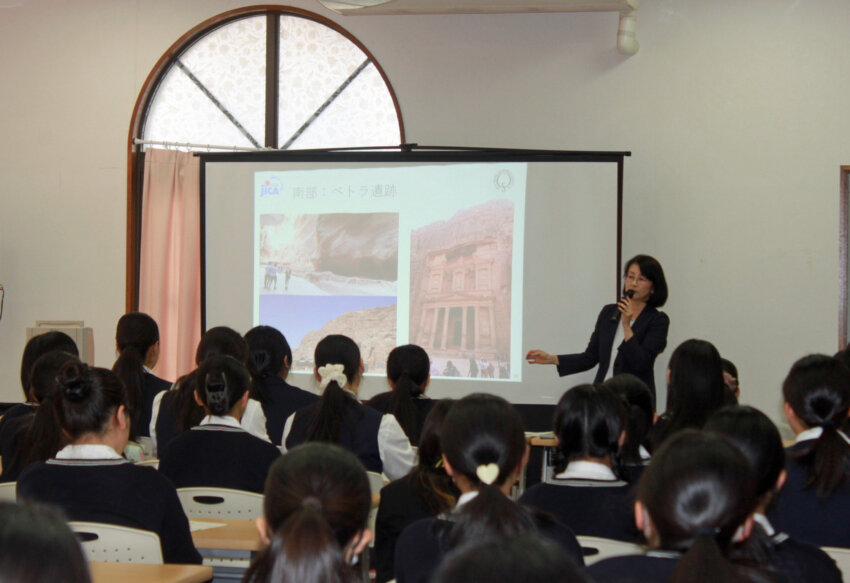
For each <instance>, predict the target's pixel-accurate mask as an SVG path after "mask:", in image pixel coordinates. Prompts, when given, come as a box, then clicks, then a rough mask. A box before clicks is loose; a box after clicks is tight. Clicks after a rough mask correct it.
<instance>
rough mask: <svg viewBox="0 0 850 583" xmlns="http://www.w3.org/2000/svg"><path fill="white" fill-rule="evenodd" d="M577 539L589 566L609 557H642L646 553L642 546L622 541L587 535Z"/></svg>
mask: <svg viewBox="0 0 850 583" xmlns="http://www.w3.org/2000/svg"><path fill="white" fill-rule="evenodd" d="M576 538H577V539H578V542H579V544H580V545H581V550H582V551H584V563H585V565H587V566H590V565H592V564H593V563H595V562H597V561H601V560H602V559H607V558H609V557H619V556H623V555H640V554H643V552H644V548H643V547H642V546H640V545H638V544H635V543H628V542H625V541H621V540H613V539H609V538H601V537H598V536H587V535H578V536H576Z"/></svg>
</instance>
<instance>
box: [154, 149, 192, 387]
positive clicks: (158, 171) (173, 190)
mask: <svg viewBox="0 0 850 583" xmlns="http://www.w3.org/2000/svg"><path fill="white" fill-rule="evenodd" d="M200 212H201V211H200V162H199V160H198V158H197V157H196V156H194V155H192V153H191V152H179V151H176V150H156V149H152V150H148V151H147V152H146V153H145V175H144V187H143V191H142V237H141V238H142V241H141V273H140V275H139V310H140V311H142V312H145V313H147V314H150V316H151V317H152V318H153V319H154V320H156V322H157V324H159V339H160V357H159V363H158V364H157V366H156V370H155V372H156V374H157V375H158V376H160V377H162V378H165V379H168V380H172V381H173V380H175V379H176V378H178V377H179V376H180V375H183V374H185V373H187V372H189V371H191V370H192V369H193V368H195V358H194V354H195V347H196V346H197V345H198V341H199V340H200V338H201V254H200V241H201V226H200Z"/></svg>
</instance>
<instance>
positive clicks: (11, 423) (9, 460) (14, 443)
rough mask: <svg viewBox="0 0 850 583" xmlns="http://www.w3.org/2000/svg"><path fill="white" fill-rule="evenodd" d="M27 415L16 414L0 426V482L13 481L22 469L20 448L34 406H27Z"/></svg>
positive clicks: (33, 411)
mask: <svg viewBox="0 0 850 583" xmlns="http://www.w3.org/2000/svg"><path fill="white" fill-rule="evenodd" d="M27 409H28V411H27V413H28V414H27V415H16V416H15V417H12V418H11V419H8V420H6V423H4V424H3V426H2V427H0V457H2V458H3V473H2V474H0V482H14V481H16V480H17V479H18V476H19V475H20V473H21V470H23V459H22V457H21V453H22V452H21V449H22V447H23V443H24V439H25V437H26V433H27V430H28V429H29V426H30V425H31V424H32V420H33V416H34V413H35V411H36V408H35V407H27Z"/></svg>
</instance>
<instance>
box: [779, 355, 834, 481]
mask: <svg viewBox="0 0 850 583" xmlns="http://www.w3.org/2000/svg"><path fill="white" fill-rule="evenodd" d="M782 395H783V397H784V398H785V402H786V403H788V405H790V406H791V409H793V410H794V413H795V414H796V415H797V417H798V418H799V419H800V421H802V422H803V423H804V424H805V425H806V426H807V427H808V428H814V427H821V428H822V432H821V435H820V437H818V438H817V439H813V440H806V441H803V442H802V445H800V446H799V448H795V450H794V452H793V453H791V454H790V455H792V456H793V457H795V458H796V459H797V460H798V461H800V462H801V463H802V464H803V465H805V466H806V467H807V468H808V479H807V480H806V486H805V487H806V488H810V487H815V488H816V490H817V495H818V497H821V498H823V497H826V496H828V495H829V494H830V493H832V491H833V490H835V488H837V487H838V486H840V485H841V484H843V483H845V482H846V481H847V479H848V476H850V444H848V439H850V438H848V436H847V435H846V434H845V433H843V432H842V431H841V429H840V428H841V426H842V424H843V423H844V422H845V421H846V419H847V410H848V408H849V407H850V370H848V369H847V367H846V366H845V365H844V364H843V363H841V362H840V361H838V360H837V359H835V358H833V357H830V356H826V355H822V354H813V355H810V356H806V357H803V358H801V359H800V360H798V361H797V362H795V363H794V365H793V366H792V367H791V371H790V372H789V373H788V377H787V378H786V379H785V382H784V383H782Z"/></svg>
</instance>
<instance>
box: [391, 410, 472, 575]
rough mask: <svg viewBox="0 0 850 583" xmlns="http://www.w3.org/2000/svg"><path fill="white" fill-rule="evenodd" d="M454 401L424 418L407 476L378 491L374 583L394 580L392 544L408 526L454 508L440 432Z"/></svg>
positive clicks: (393, 545) (455, 495) (452, 492)
mask: <svg viewBox="0 0 850 583" xmlns="http://www.w3.org/2000/svg"><path fill="white" fill-rule="evenodd" d="M453 403H454V401H452V400H451V399H443V400H442V401H437V402H436V403H435V404H434V406H433V407H432V408H431V412H430V413H428V416H427V417H426V418H425V423H424V424H423V426H422V437H421V439H420V441H419V463H418V464H417V465H416V466H414V468H413V469H412V470H410V473H409V474H407V475H406V476H404V477H403V478H399V479H398V480H395V481H394V482H391V483H389V484H387V485H386V486H384V487H383V488H382V489H381V502H380V504H379V505H378V515H377V518H376V519H375V573H376V580H377V581H378V583H384V582H385V581H389V580H391V579H393V577H394V574H393V573H394V572H395V568H394V558H395V546H396V540H397V539H398V536H399V535H400V534H401V532H402V531H403V530H404V529H405V528H406V527H407V526H408V525H410V524H412V523H414V522H416V521H417V520H419V519H421V518H427V517H429V516H439V515H440V514H445V513H447V512H449V511H450V510H451V509H452V508H454V506H455V503H456V502H457V497H458V496H459V495H460V492H458V490H457V488H456V487H455V485H454V482H452V479H451V476H449V475H448V474H447V473H446V470H445V468H444V467H443V458H442V455H443V451H442V450H441V449H440V428H441V427H442V425H443V420H444V419H445V418H446V414H447V413H448V412H449V409H450V408H451V406H452V404H453Z"/></svg>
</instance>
